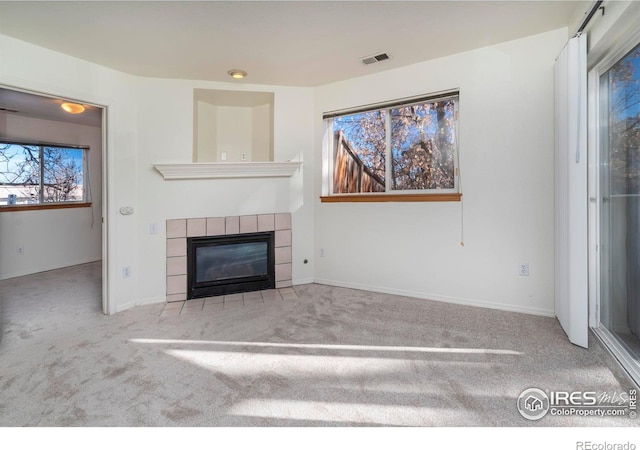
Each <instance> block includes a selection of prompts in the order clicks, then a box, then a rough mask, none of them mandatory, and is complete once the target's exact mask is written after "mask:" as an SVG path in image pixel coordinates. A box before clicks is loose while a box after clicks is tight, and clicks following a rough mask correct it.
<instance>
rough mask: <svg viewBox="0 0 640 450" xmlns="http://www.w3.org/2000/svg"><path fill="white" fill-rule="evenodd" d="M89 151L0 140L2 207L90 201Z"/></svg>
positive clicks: (80, 148) (0, 196) (0, 193)
mask: <svg viewBox="0 0 640 450" xmlns="http://www.w3.org/2000/svg"><path fill="white" fill-rule="evenodd" d="M87 152H88V148H86V147H70V146H69V147H64V146H56V145H32V144H25V143H14V142H2V141H0V208H2V207H7V206H10V207H16V208H20V207H29V206H33V205H55V204H72V203H85V202H87V201H88V198H87V197H88V196H87V192H86V189H85V182H86V178H87V173H86V172H87V171H86V168H87ZM12 209H13V208H12Z"/></svg>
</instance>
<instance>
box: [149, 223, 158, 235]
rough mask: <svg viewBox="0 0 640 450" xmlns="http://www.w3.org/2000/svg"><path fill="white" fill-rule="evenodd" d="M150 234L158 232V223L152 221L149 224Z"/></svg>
mask: <svg viewBox="0 0 640 450" xmlns="http://www.w3.org/2000/svg"><path fill="white" fill-rule="evenodd" d="M149 234H158V224H157V223H152V224H151V225H149Z"/></svg>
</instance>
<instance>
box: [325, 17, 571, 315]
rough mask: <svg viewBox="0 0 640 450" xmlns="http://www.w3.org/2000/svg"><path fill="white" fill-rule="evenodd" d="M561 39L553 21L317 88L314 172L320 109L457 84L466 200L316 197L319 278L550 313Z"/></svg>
mask: <svg viewBox="0 0 640 450" xmlns="http://www.w3.org/2000/svg"><path fill="white" fill-rule="evenodd" d="M566 40H567V29H566V28H562V29H558V30H555V31H551V32H547V33H544V34H540V35H536V36H531V37H527V38H524V39H519V40H516V41H512V42H507V43H503V44H499V45H494V46H491V47H486V48H482V49H479V50H475V51H470V52H466V53H461V54H457V55H452V56H449V57H445V58H441V59H437V60H433V61H428V62H424V63H421V64H416V65H413V66H409V67H405V68H401V69H396V70H390V71H387V72H382V73H378V74H375V75H371V76H367V77H362V78H357V79H352V80H348V81H344V82H340V83H335V84H331V85H327V86H322V87H319V88H317V89H316V95H315V98H316V108H315V110H316V112H315V119H316V122H315V130H316V137H315V143H316V150H315V152H316V166H317V167H318V168H319V167H321V164H322V159H321V158H322V156H321V155H322V150H323V149H322V147H321V142H322V139H323V136H322V133H323V124H322V119H321V116H322V113H323V112H325V111H332V110H338V109H343V108H348V107H354V106H358V105H366V104H370V103H375V102H380V101H385V100H392V99H397V98H403V97H410V96H415V95H420V94H426V93H431V92H437V91H443V90H449V89H454V88H459V89H460V120H459V130H460V136H459V142H460V166H461V175H462V180H461V184H462V188H463V203H459V202H450V203H320V202H319V201H316V210H315V222H316V235H315V240H316V248H317V249H319V248H323V249H324V252H325V257H319V252H316V272H315V273H316V280H317V281H319V282H322V283H327V284H333V285H343V286H351V287H356V288H363V289H371V290H376V291H382V292H391V293H400V294H407V295H412V296H416V297H423V298H430V299H435V300H445V301H450V302H456V303H464V304H472V305H480V306H490V307H495V308H500V309H506V310H514V311H523V312H530V313H536V314H543V315H553V305H554V302H553V298H554V297H553V295H554V290H553V276H554V267H553V254H554V210H553V205H554V197H553V183H554V179H553V164H554V162H553V161H554V159H553V154H554V153H553V152H554V150H553V149H554V122H553V115H554V112H553V95H554V77H553V67H554V60H555V58H556V57H557V55H558V54H559V52H560V50H561V48H562V47H563V45H564V44H565V42H566ZM321 178H322V177H321V171H320V170H319V169H318V170H317V171H316V190H317V192H321V186H322V181H323V180H322V179H321ZM463 211H464V212H463ZM463 223H464V246H461V245H460V241H461V239H462V234H463ZM520 262H528V263H529V264H530V276H528V277H523V276H519V274H518V265H519V263H520Z"/></svg>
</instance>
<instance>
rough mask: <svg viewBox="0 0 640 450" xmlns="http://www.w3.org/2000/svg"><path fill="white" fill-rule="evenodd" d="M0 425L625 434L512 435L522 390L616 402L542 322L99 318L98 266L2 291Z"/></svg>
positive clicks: (389, 299) (454, 313) (382, 298)
mask: <svg viewBox="0 0 640 450" xmlns="http://www.w3.org/2000/svg"><path fill="white" fill-rule="evenodd" d="M0 286H1V291H0V292H1V294H0V295H1V296H0V300H1V302H2V303H1V307H2V341H1V343H0V392H1V395H0V425H2V426H24V425H26V426H354V425H384V426H393V425H407V426H628V425H637V423H638V422H637V421H636V420H631V419H629V418H627V417H624V418H598V417H595V418H594V417H592V418H584V417H571V416H568V417H552V416H550V415H547V416H546V417H544V418H543V419H542V420H540V421H538V422H531V421H527V420H525V419H524V418H522V417H521V416H520V414H519V413H518V411H517V410H516V398H517V397H518V395H519V394H520V393H521V392H522V391H523V390H524V389H526V388H529V387H539V388H541V389H550V390H597V391H607V392H613V391H618V392H620V391H626V390H628V389H630V388H632V387H633V386H632V384H631V382H630V381H629V380H628V378H627V377H626V375H625V374H624V372H622V370H621V369H619V367H618V366H617V365H616V363H615V362H614V361H613V360H612V359H611V357H610V356H609V355H608V353H607V352H606V351H605V350H604V349H603V348H602V347H601V346H600V345H599V343H598V342H597V341H595V340H594V339H592V340H591V342H590V348H589V350H584V349H581V348H577V347H575V346H573V345H572V344H570V343H569V342H568V341H567V339H566V337H565V335H564V333H563V332H562V330H561V329H560V326H559V324H558V323H557V321H556V320H555V319H551V318H544V317H536V316H530V315H525V314H517V313H509V312H503V311H494V310H488V309H482V308H473V307H463V306H456V305H449V304H445V303H438V302H430V301H425V300H419V299H412V298H405V297H398V296H392V295H385V294H375V293H370V292H363V291H356V290H351V289H342V288H335V287H329V286H321V285H314V284H312V285H304V286H297V287H295V293H297V298H295V297H296V296H295V295H283V296H274V297H272V298H266V299H262V300H261V301H260V300H257V299H256V301H251V302H249V301H247V302H240V303H236V304H235V305H230V306H232V307H229V308H224V307H211V308H208V307H207V304H206V303H204V302H203V307H200V308H198V307H191V308H187V307H186V306H185V307H183V308H182V311H181V313H180V314H178V313H176V312H175V311H170V309H171V308H168V309H166V310H165V306H164V305H154V306H145V307H138V308H134V309H132V310H128V311H125V312H123V313H120V314H116V315H114V316H105V315H102V314H101V312H100V300H99V299H100V264H99V263H93V264H86V265H82V266H76V267H71V268H66V269H61V270H57V271H52V272H46V273H42V274H37V275H31V276H27V277H21V278H14V279H11V280H6V281H4V282H1V285H0Z"/></svg>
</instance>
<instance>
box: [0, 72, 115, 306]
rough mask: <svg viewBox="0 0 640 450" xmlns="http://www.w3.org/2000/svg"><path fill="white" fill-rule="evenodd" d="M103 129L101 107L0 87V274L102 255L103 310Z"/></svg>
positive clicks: (70, 263) (21, 272) (58, 265)
mask: <svg viewBox="0 0 640 450" xmlns="http://www.w3.org/2000/svg"><path fill="white" fill-rule="evenodd" d="M69 104H71V105H75V106H72V107H70V106H69ZM65 106H66V108H65ZM76 107H77V109H74V108H76ZM69 108H71V109H73V110H72V111H71V110H69ZM106 135H107V134H106V108H105V107H104V106H102V105H97V104H94V103H91V102H86V101H83V100H79V99H70V98H68V97H60V96H56V95H53V94H49V93H41V92H34V91H29V90H25V89H21V88H16V87H13V86H3V85H0V141H1V142H2V143H4V144H3V148H4V149H5V153H6V155H4V157H3V158H1V159H2V161H1V162H2V167H0V172H1V173H0V191H2V192H0V208H3V209H0V221H1V222H2V227H1V228H2V235H3V236H2V243H3V245H2V247H1V248H0V250H1V258H0V279H7V278H14V277H16V276H21V275H29V274H32V273H38V272H43V271H48V270H54V269H59V268H62V267H68V266H75V265H79V264H84V263H89V262H94V261H98V260H101V261H102V304H101V305H100V309H101V310H102V311H103V313H105V314H107V313H109V312H110V311H109V307H108V306H109V305H108V296H107V286H108V278H107V276H108V274H107V251H106V249H107V246H106V236H107V235H106V211H107V209H106V205H107V189H106V186H107V183H106V161H107V158H106V150H107V148H106ZM0 156H1V155H0ZM27 157H28V158H27ZM5 191H6V192H5ZM9 191H11V192H9ZM2 193H5V194H7V195H2ZM103 218H105V220H103Z"/></svg>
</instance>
